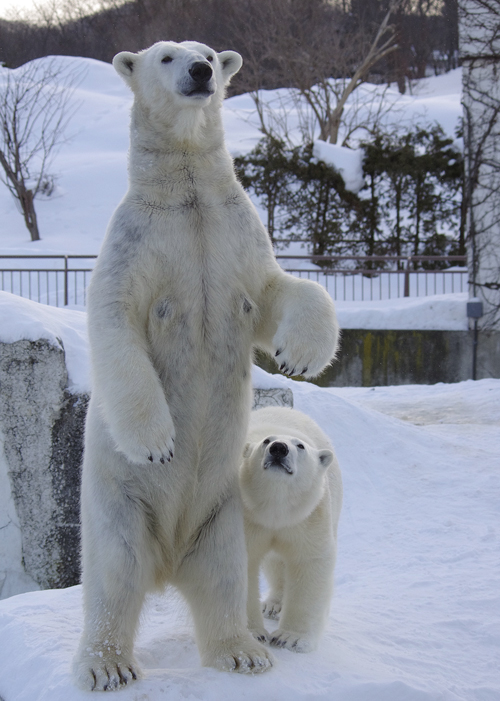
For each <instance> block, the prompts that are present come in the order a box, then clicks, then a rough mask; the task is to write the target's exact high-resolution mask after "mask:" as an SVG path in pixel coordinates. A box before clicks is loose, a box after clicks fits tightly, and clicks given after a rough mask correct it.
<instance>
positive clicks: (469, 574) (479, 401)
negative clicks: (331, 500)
mask: <svg viewBox="0 0 500 701" xmlns="http://www.w3.org/2000/svg"><path fill="white" fill-rule="evenodd" d="M253 379H254V385H255V386H264V387H265V386H277V385H281V384H282V385H286V386H292V387H293V392H294V399H295V407H296V408H297V409H300V410H302V411H305V412H306V413H308V414H309V415H310V416H312V417H313V418H314V419H315V420H316V421H317V422H318V423H319V424H320V426H321V427H322V428H323V429H324V430H325V431H326V433H327V434H328V435H329V436H330V438H331V440H332V442H333V444H334V446H335V449H336V452H337V454H338V458H339V462H340V465H341V468H342V472H343V479H344V489H345V499H344V507H343V512H342V516H341V521H340V531H339V557H338V563H337V569H336V591H335V595H334V597H333V602H332V610H331V615H330V618H329V622H328V626H327V630H326V633H325V635H324V638H323V640H322V642H321V644H320V647H319V650H318V651H317V652H314V653H311V654H295V653H292V652H289V651H287V650H277V651H276V652H275V657H276V665H275V667H274V668H273V669H272V670H271V671H270V672H268V673H266V674H264V675H262V676H255V677H252V676H250V677H245V676H240V675H237V674H224V673H222V672H218V671H215V670H213V669H205V668H202V667H201V666H200V661H199V656H198V652H197V649H196V645H195V642H194V636H193V627H192V624H191V621H190V618H189V613H188V611H187V609H186V607H185V606H184V605H183V603H182V602H181V601H180V600H179V599H178V598H177V595H176V594H175V593H174V592H173V591H172V590H169V591H167V592H165V594H164V595H162V596H155V597H152V598H151V600H150V601H149V604H148V606H147V610H146V612H145V613H144V616H143V619H142V622H141V626H140V630H139V634H138V640H137V655H138V658H139V660H140V662H141V664H142V667H143V669H144V671H145V678H144V679H142V680H140V681H139V682H137V683H136V684H134V685H133V686H131V687H130V688H127V689H124V690H122V691H120V692H117V694H118V696H117V698H120V699H123V701H161V700H162V699H165V700H167V699H168V700H169V701H185V700H186V699H193V700H194V699H203V700H204V701H220V699H221V698H225V699H231V701H240V700H241V701H242V700H243V699H249V700H250V699H251V701H299V700H300V701H306V700H307V701H310V700H311V699H325V701H333V700H335V701H498V699H500V675H499V673H498V660H499V653H500V596H499V592H498V581H499V579H500V558H499V557H498V553H499V545H500V544H499V538H500V530H499V526H498V524H499V515H500V471H499V469H498V468H499V457H498V456H499V455H500V430H499V428H500V408H499V407H500V381H499V380H481V381H479V382H472V381H469V382H464V383H458V384H456V385H435V386H433V387H425V386H405V387H385V388H376V389H373V390H372V389H363V388H354V389H353V388H345V389H337V388H336V389H320V388H318V387H315V386H314V385H311V384H308V383H305V382H301V383H297V382H292V381H291V380H288V379H286V378H281V377H278V376H272V377H271V376H269V375H266V374H265V373H264V372H263V371H261V370H259V369H255V370H254V378H253ZM391 414H396V415H397V416H399V417H400V418H396V417H395V416H391ZM403 419H404V420H403ZM415 424H421V425H415ZM81 626H82V609H81V589H80V587H73V588H70V589H66V590H60V591H45V592H32V593H27V594H22V595H19V596H15V597H12V598H10V599H6V600H4V601H2V602H0V647H1V651H2V654H1V655H0V697H1V698H2V699H3V701H35V700H36V701H68V699H71V701H83V700H84V699H88V698H89V695H88V693H85V692H81V691H79V690H77V689H76V688H75V687H74V686H73V683H72V680H71V676H70V663H71V658H72V655H73V653H74V651H75V649H76V646H77V643H78V639H79V635H80V632H81Z"/></svg>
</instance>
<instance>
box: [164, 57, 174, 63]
mask: <svg viewBox="0 0 500 701" xmlns="http://www.w3.org/2000/svg"><path fill="white" fill-rule="evenodd" d="M173 60H174V59H173V58H172V56H164V57H163V58H162V60H161V62H162V63H171V62H172V61H173Z"/></svg>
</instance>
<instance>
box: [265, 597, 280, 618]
mask: <svg viewBox="0 0 500 701" xmlns="http://www.w3.org/2000/svg"><path fill="white" fill-rule="evenodd" d="M262 613H263V614H264V617H265V618H272V619H273V620H274V621H277V620H278V618H279V617H280V613H281V601H280V600H279V599H271V598H269V599H266V600H265V601H264V603H263V604H262Z"/></svg>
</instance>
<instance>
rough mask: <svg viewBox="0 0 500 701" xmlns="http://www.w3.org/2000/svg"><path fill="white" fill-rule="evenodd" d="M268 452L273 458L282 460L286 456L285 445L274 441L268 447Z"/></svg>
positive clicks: (286, 447) (286, 449)
mask: <svg viewBox="0 0 500 701" xmlns="http://www.w3.org/2000/svg"><path fill="white" fill-rule="evenodd" d="M269 452H270V453H271V455H272V456H273V457H274V458H284V457H285V455H288V446H287V444H286V443H280V442H279V441H274V443H271V445H270V447H269Z"/></svg>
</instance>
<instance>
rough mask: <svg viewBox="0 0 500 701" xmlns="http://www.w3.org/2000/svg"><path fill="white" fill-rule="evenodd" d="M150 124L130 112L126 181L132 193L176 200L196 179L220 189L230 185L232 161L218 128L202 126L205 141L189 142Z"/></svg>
mask: <svg viewBox="0 0 500 701" xmlns="http://www.w3.org/2000/svg"><path fill="white" fill-rule="evenodd" d="M207 121H208V120H207ZM151 122H152V120H146V119H144V115H143V114H137V112H135V114H134V111H133V112H132V125H131V132H130V133H131V139H130V152H129V178H130V185H131V186H132V187H133V188H134V189H138V190H143V189H144V188H146V190H148V191H149V190H150V189H151V188H154V189H155V190H159V191H162V192H164V193H168V194H171V195H174V196H177V195H180V194H181V193H182V192H184V191H185V190H186V189H189V188H190V187H191V186H192V185H193V183H194V182H195V181H198V182H199V181H200V178H201V180H209V179H211V180H216V181H217V183H218V184H219V185H220V186H223V183H226V182H227V183H228V184H229V183H232V182H233V179H234V174H233V161H232V158H231V156H230V155H229V153H228V151H227V149H226V146H225V143H224V133H223V130H222V124H219V125H217V124H216V123H214V122H216V120H212V123H206V124H205V125H204V126H203V131H204V132H205V136H206V138H205V139H201V140H196V141H194V142H193V140H191V139H190V140H187V139H185V140H180V139H177V138H176V137H175V135H172V133H171V130H169V129H168V127H165V128H161V129H160V128H159V127H158V125H155V124H153V123H151ZM219 122H220V119H219ZM219 132H220V133H219Z"/></svg>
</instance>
